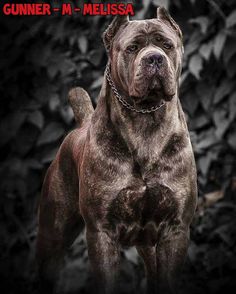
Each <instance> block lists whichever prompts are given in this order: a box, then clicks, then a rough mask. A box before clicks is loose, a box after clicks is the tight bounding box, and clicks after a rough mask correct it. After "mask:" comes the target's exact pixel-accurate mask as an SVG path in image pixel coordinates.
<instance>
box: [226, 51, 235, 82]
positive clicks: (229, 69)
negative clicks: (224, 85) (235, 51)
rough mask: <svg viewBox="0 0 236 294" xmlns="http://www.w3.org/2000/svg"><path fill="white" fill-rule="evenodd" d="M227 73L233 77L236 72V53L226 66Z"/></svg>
mask: <svg viewBox="0 0 236 294" xmlns="http://www.w3.org/2000/svg"><path fill="white" fill-rule="evenodd" d="M226 71H227V74H228V76H229V77H230V78H233V77H234V76H235V74H236V55H234V56H233V57H232V58H231V59H230V61H229V62H228V64H227V66H226Z"/></svg>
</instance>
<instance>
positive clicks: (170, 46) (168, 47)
mask: <svg viewBox="0 0 236 294" xmlns="http://www.w3.org/2000/svg"><path fill="white" fill-rule="evenodd" d="M163 47H164V48H165V49H171V48H172V47H173V45H172V44H171V43H169V42H164V43H163Z"/></svg>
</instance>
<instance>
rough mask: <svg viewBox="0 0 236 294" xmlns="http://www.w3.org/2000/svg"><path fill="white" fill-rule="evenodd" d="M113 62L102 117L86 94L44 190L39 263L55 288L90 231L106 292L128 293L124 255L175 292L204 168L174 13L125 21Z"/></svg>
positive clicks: (113, 37) (114, 28) (112, 30)
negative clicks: (123, 285)
mask: <svg viewBox="0 0 236 294" xmlns="http://www.w3.org/2000/svg"><path fill="white" fill-rule="evenodd" d="M103 40H104V44H105V47H106V50H107V52H108V57H109V61H108V64H107V67H106V70H105V77H104V82H103V85H102V89H101V92H100V95H99V99H98V103H97V106H96V109H95V110H94V109H93V106H92V103H91V100H90V98H89V96H88V94H87V92H86V91H85V90H83V89H82V88H75V89H72V90H71V91H70V93H69V101H70V104H71V106H72V108H73V111H74V115H75V119H76V121H77V123H78V127H77V128H76V129H75V130H73V131H72V132H71V133H69V135H67V137H66V138H65V140H64V141H63V143H62V145H61V146H60V149H59V151H58V153H57V155H56V158H55V160H54V161H53V162H52V164H51V165H50V167H49V169H48V171H47V174H46V177H45V180H44V184H43V189H42V197H41V201H40V209H39V230H38V236H37V260H38V267H39V273H40V277H41V281H42V285H44V289H52V285H53V281H55V280H56V279H57V274H58V270H59V268H60V264H61V262H62V260H63V256H64V254H65V250H66V248H68V247H70V246H71V244H72V243H73V241H74V240H75V238H76V237H77V236H78V234H79V233H80V232H81V230H82V229H83V223H84V224H85V226H86V238H87V246H88V255H89V260H90V263H91V269H92V272H93V274H94V277H95V280H96V283H97V284H96V285H98V287H97V289H99V291H100V292H101V293H106V294H107V293H115V292H119V290H118V289H119V265H120V248H121V247H122V246H125V247H126V246H135V247H136V248H137V251H138V253H139V255H140V256H141V257H142V259H143V261H144V264H145V269H146V276H147V292H148V293H165V294H167V293H173V292H175V289H176V283H177V282H178V279H179V278H178V277H179V272H180V269H181V267H182V264H183V262H184V259H185V256H186V252H187V248H188V242H189V226H190V224H191V221H192V219H193V216H194V212H195V209H196V203H197V184H196V177H197V176H196V166H195V160H194V155H193V151H192V146H191V142H190V137H189V132H188V128H187V124H186V121H185V116H184V113H183V110H182V107H181V104H180V100H179V78H180V74H181V64H182V56H183V43H182V33H181V30H180V28H179V26H178V25H177V23H176V22H175V21H174V20H173V18H172V17H171V16H170V15H169V14H168V12H167V11H166V10H165V9H164V8H163V7H159V8H158V9H157V17H156V18H155V19H148V20H141V21H140V20H139V21H136V20H133V21H130V20H129V19H128V17H126V16H116V17H115V18H114V19H113V21H112V23H111V24H110V25H109V27H108V28H107V30H106V31H105V32H104V35H103Z"/></svg>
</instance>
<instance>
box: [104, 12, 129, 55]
mask: <svg viewBox="0 0 236 294" xmlns="http://www.w3.org/2000/svg"><path fill="white" fill-rule="evenodd" d="M128 22H129V16H127V15H126V16H121V15H117V16H115V18H114V19H113V21H112V22H111V24H110V25H109V26H108V28H107V29H106V30H105V32H104V33H103V42H104V45H105V47H106V50H107V51H108V50H109V49H110V47H111V43H112V40H113V38H114V37H115V35H116V33H117V32H118V30H119V28H120V27H121V26H122V25H123V24H125V23H128Z"/></svg>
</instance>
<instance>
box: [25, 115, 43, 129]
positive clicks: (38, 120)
mask: <svg viewBox="0 0 236 294" xmlns="http://www.w3.org/2000/svg"><path fill="white" fill-rule="evenodd" d="M28 121H29V122H31V123H32V124H33V125H35V126H36V127H38V128H39V129H40V130H41V129H42V127H43V125H44V117H43V114H42V112H41V111H40V110H36V111H34V112H32V113H30V114H29V116H28Z"/></svg>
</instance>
